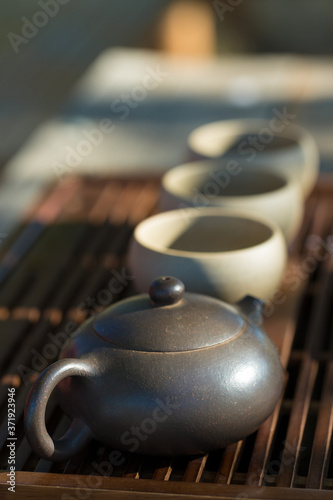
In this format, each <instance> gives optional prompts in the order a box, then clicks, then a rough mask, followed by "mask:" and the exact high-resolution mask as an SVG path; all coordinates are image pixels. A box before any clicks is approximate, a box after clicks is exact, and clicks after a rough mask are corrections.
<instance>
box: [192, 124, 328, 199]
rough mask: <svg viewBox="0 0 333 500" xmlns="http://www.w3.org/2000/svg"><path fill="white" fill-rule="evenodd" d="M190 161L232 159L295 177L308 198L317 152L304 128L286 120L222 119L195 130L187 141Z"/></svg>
mask: <svg viewBox="0 0 333 500" xmlns="http://www.w3.org/2000/svg"><path fill="white" fill-rule="evenodd" d="M188 149H189V154H188V158H189V159H190V160H200V159H217V158H221V157H229V158H230V157H231V158H237V159H241V160H242V161H244V160H245V161H246V162H247V163H249V164H253V165H256V166H259V165H260V166H262V167H263V168H265V169H268V170H270V171H275V172H281V173H285V174H287V175H288V174H289V175H292V176H294V177H295V178H296V179H297V180H298V182H299V183H300V185H301V188H302V191H303V194H304V196H308V195H309V193H310V192H311V190H312V188H313V187H314V184H315V182H316V179H317V175H318V166H319V153H318V149H317V146H316V143H315V141H314V139H313V137H312V136H311V134H309V132H307V131H306V130H305V129H304V128H302V127H300V126H298V125H295V124H293V123H291V122H290V121H289V122H288V120H287V119H286V120H285V123H283V121H280V122H279V121H278V119H277V117H276V116H275V117H273V118H272V119H271V120H258V119H256V120H249V119H244V120H225V121H219V122H214V123H209V124H207V125H203V126H201V127H198V128H197V129H195V130H194V131H193V132H192V133H191V134H190V135H189V138H188Z"/></svg>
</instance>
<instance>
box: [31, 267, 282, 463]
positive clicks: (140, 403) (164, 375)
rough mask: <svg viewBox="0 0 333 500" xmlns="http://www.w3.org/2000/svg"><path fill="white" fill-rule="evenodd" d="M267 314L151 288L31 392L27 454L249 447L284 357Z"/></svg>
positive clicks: (102, 319) (88, 326)
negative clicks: (54, 423) (101, 448)
mask: <svg viewBox="0 0 333 500" xmlns="http://www.w3.org/2000/svg"><path fill="white" fill-rule="evenodd" d="M261 307H262V302H261V301H259V300H258V299H255V298H253V297H249V296H248V297H245V298H244V299H243V300H242V301H241V302H240V303H239V304H238V305H237V306H230V305H228V304H226V303H224V302H222V301H220V300H217V299H214V298H212V297H207V296H203V295H199V294H191V293H186V294H184V285H183V283H181V282H180V281H179V280H178V279H176V278H171V277H162V278H159V279H158V280H156V281H154V282H153V283H152V284H151V286H150V289H149V295H148V294H144V295H139V296H136V297H132V298H130V299H126V300H123V301H120V302H119V303H117V304H115V305H113V306H110V307H109V308H108V309H106V310H105V311H104V312H103V313H101V314H99V315H98V316H96V317H95V318H91V319H90V320H88V321H87V322H86V323H84V324H83V325H82V326H81V327H80V328H79V329H78V330H77V331H76V332H75V333H74V334H73V335H72V336H71V338H70V339H69V341H68V342H67V344H66V345H65V346H64V347H63V349H62V351H61V354H60V359H59V360H58V361H56V362H55V363H53V364H52V365H50V366H49V367H48V368H46V369H45V370H44V372H43V373H42V374H41V375H40V376H39V378H38V379H37V381H36V382H35V383H34V385H33V387H32V389H31V391H30V394H29V396H28V400H27V404H26V408H25V417H24V424H25V432H26V436H27V439H28V441H29V443H30V445H31V447H32V448H33V450H34V451H35V452H36V453H37V454H39V455H40V456H41V457H43V458H45V459H47V460H54V461H63V460H68V459H69V458H70V457H71V456H73V455H75V454H77V453H79V452H80V451H81V450H82V449H83V448H84V446H86V445H87V443H88V442H89V441H90V440H91V439H93V438H94V439H97V440H99V441H101V442H103V443H104V444H105V445H108V446H110V447H112V448H115V449H117V450H122V451H128V452H137V453H143V454H150V455H173V456H175V455H192V454H198V453H207V452H209V451H213V450H216V449H220V448H223V447H225V446H227V445H229V444H231V443H234V442H236V441H239V440H241V439H243V438H245V437H246V436H247V435H248V434H250V433H252V432H253V431H255V430H256V429H257V428H258V427H259V426H260V424H261V423H262V422H263V421H264V420H265V419H266V418H267V417H268V416H269V415H270V413H271V412H272V411H273V409H274V407H275V405H276V403H277V402H278V400H279V398H280V396H281V392H282V387H283V368H282V365H281V362H280V359H279V355H278V353H277V351H276V349H275V347H274V345H273V343H272V342H271V340H270V339H269V338H268V336H267V335H266V334H265V333H264V332H263V331H262V330H261V329H260V328H259V326H258V319H260V318H261V314H260V311H261ZM259 323H260V322H259ZM55 388H56V389H57V392H58V398H59V402H60V405H61V406H62V408H63V410H64V412H65V413H67V414H68V415H69V416H71V417H72V419H73V421H72V424H71V426H70V428H69V429H68V431H67V432H66V434H65V435H64V436H63V437H62V438H61V439H59V440H53V439H52V437H51V436H50V435H49V433H48V431H47V429H46V425H45V412H46V406H47V402H48V399H49V397H50V395H51V393H52V391H53V389H55Z"/></svg>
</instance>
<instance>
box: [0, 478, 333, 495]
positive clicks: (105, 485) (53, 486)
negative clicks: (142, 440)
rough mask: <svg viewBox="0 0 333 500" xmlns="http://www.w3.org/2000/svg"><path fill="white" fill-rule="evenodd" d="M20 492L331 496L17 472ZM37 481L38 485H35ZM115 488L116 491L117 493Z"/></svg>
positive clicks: (1, 483)
mask: <svg viewBox="0 0 333 500" xmlns="http://www.w3.org/2000/svg"><path fill="white" fill-rule="evenodd" d="M6 481H7V476H6V475H5V474H4V473H2V474H1V473H0V491H1V492H2V495H3V497H2V498H4V499H6V500H7V498H8V499H9V498H12V496H10V495H12V494H11V493H8V491H7V484H6ZM16 483H17V493H18V494H21V495H23V494H25V495H27V498H30V497H31V498H34V499H42V498H43V500H45V498H50V499H52V498H57V499H58V498H61V495H63V494H68V495H69V497H71V496H74V497H75V491H76V490H75V488H77V487H78V485H82V490H80V491H81V493H82V494H87V496H88V494H89V498H93V499H102V500H104V499H105V500H107V499H109V498H110V496H111V495H114V498H123V499H126V498H128V499H135V498H139V499H144V498H147V499H148V498H152V499H154V498H161V499H163V498H165V499H170V500H171V499H173V500H178V499H184V500H186V499H187V500H191V499H197V498H202V499H207V500H208V499H209V498H212V497H213V498H214V497H215V498H220V499H227V498H250V499H256V500H258V499H260V500H281V498H283V499H286V500H289V499H290V500H291V499H292V500H318V499H320V500H331V499H332V492H331V491H321V492H318V490H304V489H295V490H293V491H292V492H291V491H290V490H289V489H288V488H267V487H259V488H258V487H252V488H251V487H244V486H242V485H235V484H231V485H222V484H207V483H184V482H177V481H165V482H164V483H163V491H162V490H161V482H159V481H151V480H146V479H140V480H139V481H138V480H136V479H127V480H126V484H125V482H124V481H123V479H122V478H113V477H100V478H99V487H98V488H96V489H94V486H90V484H91V483H90V481H88V480H87V477H86V476H78V475H69V474H47V473H46V474H45V473H35V474H31V473H29V472H18V473H17V475H16ZM36 485H38V487H36ZM115 492H116V493H115ZM4 495H6V496H4Z"/></svg>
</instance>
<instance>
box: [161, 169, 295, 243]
mask: <svg viewBox="0 0 333 500" xmlns="http://www.w3.org/2000/svg"><path fill="white" fill-rule="evenodd" d="M229 163H230V161H229V162H228V160H225V161H223V160H220V161H212V160H210V161H202V162H200V161H198V162H193V163H186V164H184V165H180V166H178V167H175V168H173V169H171V170H169V171H168V172H167V173H166V174H165V175H164V177H163V179H162V191H161V197H160V202H159V208H160V210H161V211H166V210H173V209H176V208H181V207H185V206H187V207H193V206H194V207H199V206H219V207H224V208H231V209H241V210H246V211H247V212H248V213H253V214H257V215H262V214H264V215H265V217H267V218H270V219H271V220H273V221H274V222H276V223H277V224H278V225H279V227H280V228H281V230H282V232H283V234H284V236H285V238H286V239H287V240H288V241H289V240H291V239H292V238H293V237H294V236H295V235H296V233H297V232H298V229H299V227H300V224H301V222H302V218H303V196H302V193H301V190H300V186H299V184H298V182H297V181H295V179H294V178H293V177H290V176H287V175H285V174H282V173H277V172H270V171H268V170H264V169H262V168H254V167H249V166H248V165H246V164H244V165H237V168H236V169H230V168H228V166H229Z"/></svg>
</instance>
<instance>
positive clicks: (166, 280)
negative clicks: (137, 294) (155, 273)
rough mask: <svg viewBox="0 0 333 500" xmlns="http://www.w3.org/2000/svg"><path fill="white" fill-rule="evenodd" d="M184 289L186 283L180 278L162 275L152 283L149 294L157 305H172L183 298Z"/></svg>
mask: <svg viewBox="0 0 333 500" xmlns="http://www.w3.org/2000/svg"><path fill="white" fill-rule="evenodd" d="M184 291H185V287H184V283H182V282H181V281H180V280H179V279H177V278H173V277H172V276H161V277H160V278H157V279H156V280H155V281H153V282H152V283H151V285H150V287H149V296H150V299H151V301H152V302H153V304H154V305H155V306H170V305H172V304H176V303H177V302H179V301H180V300H181V299H182V298H183V295H184Z"/></svg>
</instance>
